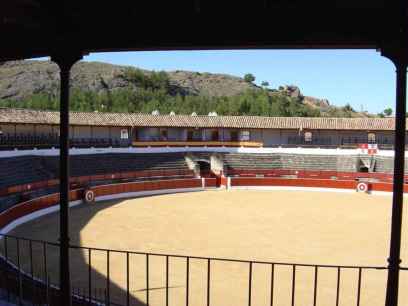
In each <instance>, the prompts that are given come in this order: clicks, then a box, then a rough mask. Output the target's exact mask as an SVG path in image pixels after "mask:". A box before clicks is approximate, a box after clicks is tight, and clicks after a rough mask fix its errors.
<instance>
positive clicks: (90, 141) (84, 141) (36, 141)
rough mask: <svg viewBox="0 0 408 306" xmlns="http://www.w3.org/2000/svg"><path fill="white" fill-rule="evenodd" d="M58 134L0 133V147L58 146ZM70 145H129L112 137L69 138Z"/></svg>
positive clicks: (82, 146) (5, 148) (98, 146)
mask: <svg viewBox="0 0 408 306" xmlns="http://www.w3.org/2000/svg"><path fill="white" fill-rule="evenodd" d="M59 145H60V143H59V136H58V135H54V134H50V135H29V134H28V135H26V134H21V135H0V149H3V150H9V149H14V148H21V149H32V148H52V147H54V148H59ZM69 145H70V147H76V148H90V147H95V148H105V147H122V146H129V145H130V140H128V141H120V140H119V139H114V138H71V139H70V140H69Z"/></svg>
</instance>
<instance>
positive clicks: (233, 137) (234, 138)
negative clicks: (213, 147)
mask: <svg viewBox="0 0 408 306" xmlns="http://www.w3.org/2000/svg"><path fill="white" fill-rule="evenodd" d="M230 139H231V141H238V131H231V132H230Z"/></svg>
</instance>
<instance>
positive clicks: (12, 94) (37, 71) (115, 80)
mask: <svg viewBox="0 0 408 306" xmlns="http://www.w3.org/2000/svg"><path fill="white" fill-rule="evenodd" d="M129 69H134V68H133V67H126V66H118V65H111V64H107V63H99V62H79V63H78V64H76V65H75V66H74V67H73V69H72V74H71V76H72V87H73V88H74V89H78V90H81V91H84V92H86V91H88V92H93V93H96V94H104V93H105V94H106V93H110V92H115V91H117V90H119V89H123V88H132V90H134V91H138V89H140V88H139V87H138V86H139V85H138V84H137V83H135V82H132V81H131V80H129V79H128V78H127V77H126V73H127V71H128V70H129ZM138 71H140V72H142V74H144V75H147V76H149V75H152V74H153V72H152V71H147V70H140V69H139V70H138ZM166 78H168V87H167V94H169V95H170V96H177V95H181V96H205V97H210V98H211V97H213V98H214V97H232V96H236V95H240V94H243V93H245V92H247V91H248V90H253V91H261V90H263V89H262V88H261V87H259V86H257V85H255V84H253V83H251V82H247V81H245V80H244V79H243V78H240V77H236V76H231V75H226V74H213V73H199V72H190V71H170V72H166ZM58 90H59V75H58V67H57V65H56V64H54V63H52V62H49V61H14V62H6V63H0V102H1V101H2V100H3V101H4V100H7V101H14V102H13V105H12V106H13V107H14V106H15V107H19V101H22V100H24V99H27V98H30V97H32V96H34V95H38V94H45V95H48V96H54V97H57V95H58ZM267 92H268V94H269V95H270V96H274V95H280V96H287V97H289V98H293V99H294V100H296V101H298V103H300V104H301V105H302V107H307V108H311V109H316V110H318V111H319V112H320V113H321V115H323V116H336V117H341V116H343V115H342V112H343V110H344V108H338V107H334V106H331V105H330V103H329V101H328V100H326V99H319V98H314V97H307V96H303V95H302V93H301V91H300V89H299V88H298V87H296V86H280V87H279V88H278V89H267ZM347 116H348V117H350V116H351V117H364V116H367V114H364V113H358V112H354V111H349V112H348V114H347Z"/></svg>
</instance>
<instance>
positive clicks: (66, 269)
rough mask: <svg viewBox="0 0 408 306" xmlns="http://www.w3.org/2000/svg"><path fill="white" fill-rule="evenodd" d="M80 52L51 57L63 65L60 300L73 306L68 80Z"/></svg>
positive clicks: (61, 76) (64, 305)
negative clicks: (70, 262) (70, 243)
mask: <svg viewBox="0 0 408 306" xmlns="http://www.w3.org/2000/svg"><path fill="white" fill-rule="evenodd" d="M81 58H82V56H81V55H80V53H71V54H70V53H68V52H63V51H62V52H61V53H58V54H56V55H54V56H52V60H53V61H54V62H55V63H57V64H58V66H59V68H60V78H61V79H60V82H61V89H60V91H61V92H60V162H59V165H60V238H59V240H60V258H59V259H60V262H59V267H60V303H59V305H62V306H71V278H70V265H69V87H70V85H69V81H70V72H71V67H72V66H73V65H74V64H75V63H76V62H77V61H78V60H80V59H81Z"/></svg>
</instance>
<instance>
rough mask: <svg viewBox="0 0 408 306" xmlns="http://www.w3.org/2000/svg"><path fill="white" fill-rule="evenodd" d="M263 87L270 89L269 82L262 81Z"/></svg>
mask: <svg viewBox="0 0 408 306" xmlns="http://www.w3.org/2000/svg"><path fill="white" fill-rule="evenodd" d="M261 86H262V87H265V88H266V87H269V82H267V81H262V83H261Z"/></svg>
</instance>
